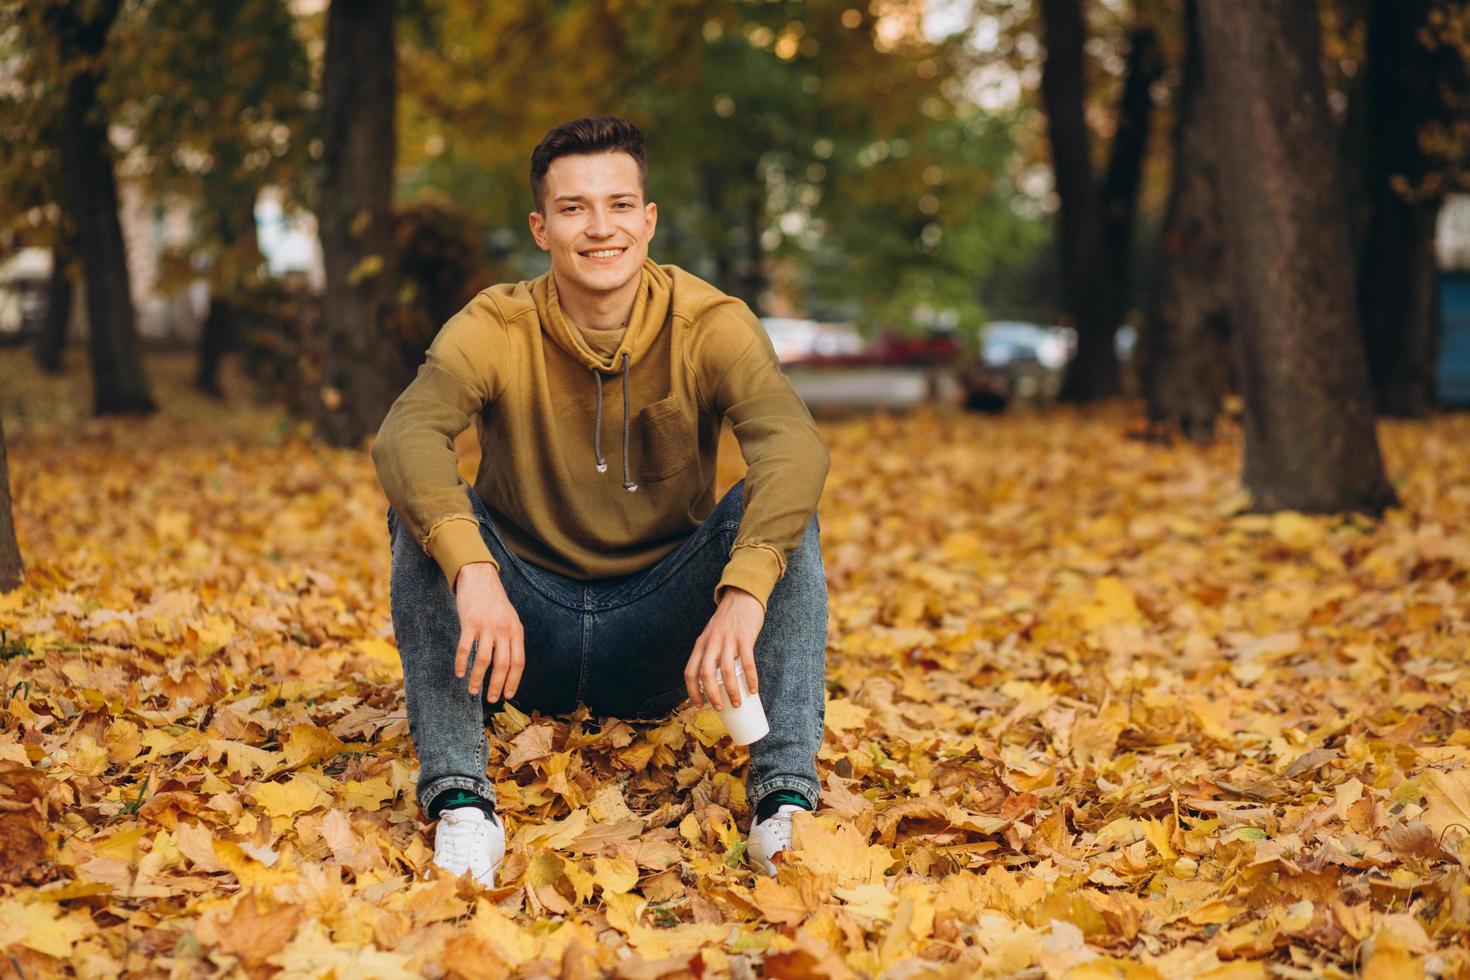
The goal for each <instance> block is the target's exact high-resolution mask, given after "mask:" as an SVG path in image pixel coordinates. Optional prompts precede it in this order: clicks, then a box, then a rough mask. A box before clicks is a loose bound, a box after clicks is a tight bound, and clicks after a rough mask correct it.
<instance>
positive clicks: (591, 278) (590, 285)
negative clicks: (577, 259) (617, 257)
mask: <svg viewBox="0 0 1470 980" xmlns="http://www.w3.org/2000/svg"><path fill="white" fill-rule="evenodd" d="M642 269H643V263H642V262H633V261H630V260H628V259H624V260H623V261H620V262H619V263H618V264H617V265H616V266H609V267H607V268H605V269H588V268H586V266H585V265H583V266H581V267H580V268H577V269H576V270H574V271H571V272H570V274H568V271H566V270H562V269H558V270H557V278H559V279H561V280H562V281H563V282H566V281H568V280H570V281H571V282H574V283H576V284H577V285H578V286H580V287H581V288H583V289H585V290H587V291H588V292H593V293H610V292H613V291H615V290H618V289H621V288H623V287H624V286H626V285H627V284H628V283H629V282H631V281H632V280H634V279H636V278H637V277H638V275H639V274H640V273H641V272H642Z"/></svg>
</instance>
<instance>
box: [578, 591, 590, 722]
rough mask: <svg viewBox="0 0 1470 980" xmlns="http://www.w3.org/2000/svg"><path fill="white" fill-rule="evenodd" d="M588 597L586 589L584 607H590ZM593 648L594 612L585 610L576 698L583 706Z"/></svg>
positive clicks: (588, 609) (583, 613) (583, 611)
mask: <svg viewBox="0 0 1470 980" xmlns="http://www.w3.org/2000/svg"><path fill="white" fill-rule="evenodd" d="M586 595H587V590H586V589H584V590H583V605H584V606H587V605H588V603H587V600H586ZM591 647H592V612H591V610H590V608H584V609H583V610H582V664H581V668H580V669H579V670H578V671H577V698H576V702H575V703H577V704H582V703H583V701H582V696H583V695H584V694H585V693H586V690H587V673H588V668H589V666H590V664H591V659H592V658H591V657H590V656H589V655H588V654H589V651H590V650H591Z"/></svg>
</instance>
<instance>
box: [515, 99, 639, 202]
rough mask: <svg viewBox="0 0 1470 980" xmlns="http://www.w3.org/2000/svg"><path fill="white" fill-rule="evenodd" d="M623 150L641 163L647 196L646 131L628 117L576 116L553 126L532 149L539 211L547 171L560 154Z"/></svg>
mask: <svg viewBox="0 0 1470 980" xmlns="http://www.w3.org/2000/svg"><path fill="white" fill-rule="evenodd" d="M610 152H622V153H626V154H628V156H630V157H632V158H633V162H635V163H637V164H638V186H639V190H641V191H642V192H643V196H644V197H647V196H648V162H647V161H646V160H645V159H644V158H643V134H642V133H640V132H639V131H638V127H637V126H634V125H633V124H632V123H630V122H628V120H626V119H623V118H621V117H618V116H597V117H595V118H592V119H574V120H572V121H571V122H565V123H562V124H561V125H560V126H557V127H556V128H554V129H552V130H551V131H550V132H548V133H547V134H546V135H545V136H543V137H541V142H540V143H537V144H536V149H535V150H533V151H532V152H531V199H532V200H534V201H535V202H536V210H537V211H540V212H542V213H545V208H544V207H543V204H544V202H543V201H542V197H543V196H544V195H545V193H546V170H547V168H548V167H550V166H551V161H553V160H555V159H556V158H557V157H564V156H570V155H572V154H574V153H610Z"/></svg>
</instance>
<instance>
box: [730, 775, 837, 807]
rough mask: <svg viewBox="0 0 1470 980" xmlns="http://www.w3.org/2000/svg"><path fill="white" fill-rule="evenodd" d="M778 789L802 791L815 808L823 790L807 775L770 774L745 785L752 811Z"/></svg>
mask: <svg viewBox="0 0 1470 980" xmlns="http://www.w3.org/2000/svg"><path fill="white" fill-rule="evenodd" d="M778 789H789V790H793V791H795V792H797V793H800V794H801V795H802V796H805V797H806V798H807V799H808V800H809V801H810V802H811V805H812V809H813V810H815V809H816V808H817V802H818V798H819V797H820V796H821V791H822V788H821V786H820V785H818V783H817V781H816V780H815V779H808V778H807V777H805V776H768V777H766V778H765V779H762V780H761V781H760V782H758V783H751V784H750V785H748V786H746V787H745V802H746V804H747V805H748V806H749V807H750V812H751V813H752V814H754V813H755V811H756V807H758V806H760V802H761V800H762V799H764V798H765V797H767V796H769V795H770V794H772V793H774V792H776V790H778Z"/></svg>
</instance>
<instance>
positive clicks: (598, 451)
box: [592, 351, 638, 493]
mask: <svg viewBox="0 0 1470 980" xmlns="http://www.w3.org/2000/svg"><path fill="white" fill-rule="evenodd" d="M632 363H633V362H632V355H631V354H629V353H627V352H626V351H624V352H623V489H624V490H626V491H628V492H629V493H632V492H633V491H635V490H637V489H638V484H636V483H634V482H633V481H632V479H631V478H630V476H629V473H628V415H629V405H628V372H629V370H630V369H631V367H632ZM592 377H593V378H594V379H595V380H596V381H597V418H596V421H594V422H593V423H592V424H593V430H592V452H593V455H594V456H595V457H596V462H597V472H599V473H606V472H607V460H605V459H603V458H602V372H601V371H599V370H597V368H593V369H592Z"/></svg>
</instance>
